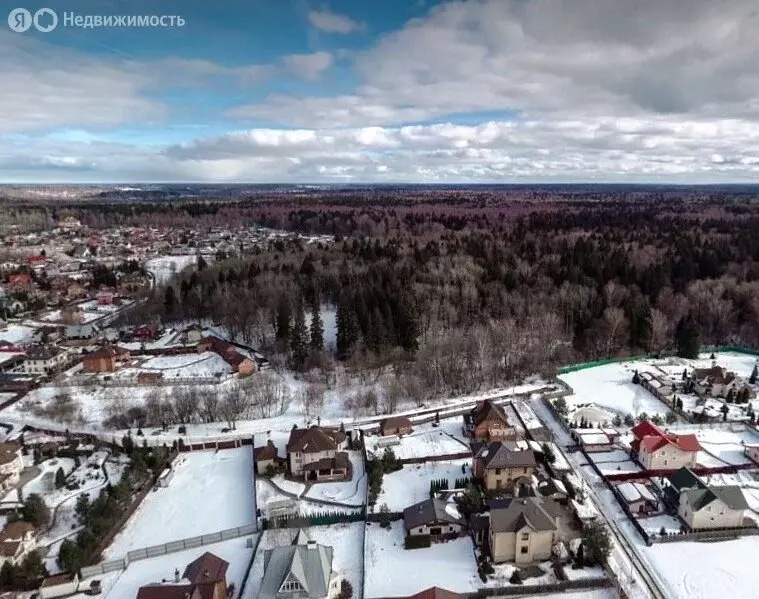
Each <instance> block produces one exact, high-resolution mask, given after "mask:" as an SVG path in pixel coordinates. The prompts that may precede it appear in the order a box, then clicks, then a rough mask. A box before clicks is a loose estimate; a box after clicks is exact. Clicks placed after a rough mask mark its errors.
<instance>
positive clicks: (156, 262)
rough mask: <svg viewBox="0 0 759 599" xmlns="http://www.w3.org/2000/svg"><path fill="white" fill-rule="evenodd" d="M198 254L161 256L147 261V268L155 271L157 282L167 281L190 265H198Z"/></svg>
mask: <svg viewBox="0 0 759 599" xmlns="http://www.w3.org/2000/svg"><path fill="white" fill-rule="evenodd" d="M197 263H198V257H197V256H194V255H192V256H187V255H185V256H161V257H160V258H153V259H151V260H148V261H147V262H145V268H146V269H147V270H148V271H150V272H152V273H153V276H154V277H155V281H156V283H157V284H159V285H160V284H162V283H166V282H167V281H168V280H169V279H171V277H173V276H174V275H175V274H177V273H180V272H182V271H183V270H184V269H185V268H187V267H188V266H196V265H197Z"/></svg>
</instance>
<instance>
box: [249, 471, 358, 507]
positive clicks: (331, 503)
mask: <svg viewBox="0 0 759 599" xmlns="http://www.w3.org/2000/svg"><path fill="white" fill-rule="evenodd" d="M364 478H366V472H364V474H362V475H361V476H360V477H359V479H358V481H357V483H360V482H361V481H362V480H363V479H364ZM256 480H261V481H266V483H267V484H268V485H270V486H272V487H274V490H275V491H277V492H278V493H281V494H282V495H286V496H287V497H290V498H291V499H296V500H298V501H305V502H307V503H313V504H315V505H322V506H327V507H342V508H349V509H354V510H360V509H361V508H362V507H363V506H364V505H365V503H361V504H359V505H350V504H347V503H340V502H339V501H330V500H329V499H313V498H312V497H306V493H308V491H309V489H310V488H311V487H312V485H306V488H305V489H304V490H303V492H302V493H301V494H300V495H298V494H297V493H293V492H292V491H285V490H284V489H283V488H282V487H280V486H279V485H277V483H275V482H274V481H273V480H271V479H269V478H265V477H261V476H259V477H257V478H256ZM322 484H329V483H322ZM356 492H358V484H357V485H356ZM354 495H355V493H354ZM259 507H260V506H259Z"/></svg>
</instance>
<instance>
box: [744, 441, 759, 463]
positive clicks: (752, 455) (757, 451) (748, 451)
mask: <svg viewBox="0 0 759 599" xmlns="http://www.w3.org/2000/svg"><path fill="white" fill-rule="evenodd" d="M743 453H744V454H745V456H746V457H747V458H748V459H749V460H751V461H752V462H754V463H755V464H759V445H756V444H749V443H747V444H746V445H745V446H744V448H743Z"/></svg>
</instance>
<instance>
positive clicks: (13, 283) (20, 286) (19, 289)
mask: <svg viewBox="0 0 759 599" xmlns="http://www.w3.org/2000/svg"><path fill="white" fill-rule="evenodd" d="M8 289H10V291H11V292H12V293H28V292H29V291H31V290H32V276H31V275H30V274H28V273H25V272H22V273H17V274H13V275H10V276H9V277H8Z"/></svg>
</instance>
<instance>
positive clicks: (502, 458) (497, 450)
mask: <svg viewBox="0 0 759 599" xmlns="http://www.w3.org/2000/svg"><path fill="white" fill-rule="evenodd" d="M475 457H477V458H478V459H480V460H482V465H483V467H485V468H529V467H533V468H534V467H535V466H536V462H535V453H534V452H533V451H532V450H531V449H526V450H524V451H520V450H518V449H517V446H516V444H515V443H488V444H487V445H484V446H482V447H480V448H479V450H478V451H477V454H476V456H475Z"/></svg>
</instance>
